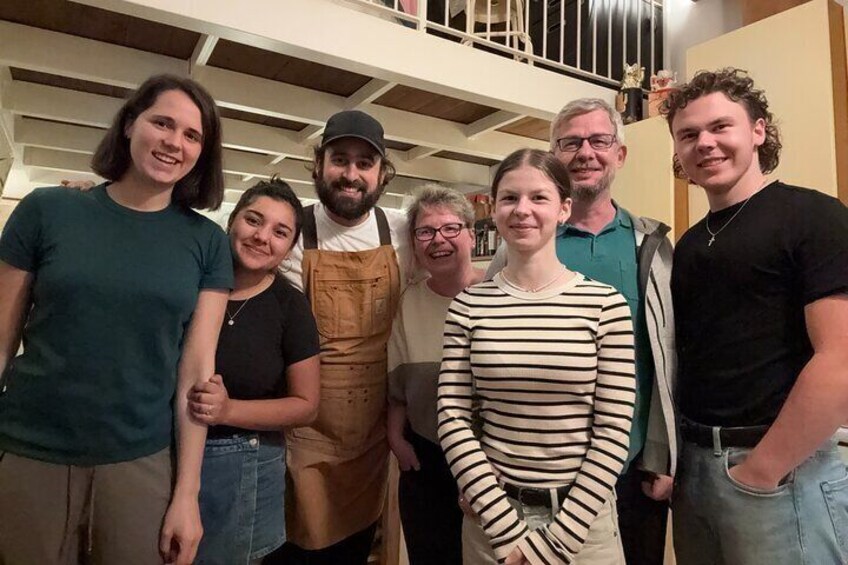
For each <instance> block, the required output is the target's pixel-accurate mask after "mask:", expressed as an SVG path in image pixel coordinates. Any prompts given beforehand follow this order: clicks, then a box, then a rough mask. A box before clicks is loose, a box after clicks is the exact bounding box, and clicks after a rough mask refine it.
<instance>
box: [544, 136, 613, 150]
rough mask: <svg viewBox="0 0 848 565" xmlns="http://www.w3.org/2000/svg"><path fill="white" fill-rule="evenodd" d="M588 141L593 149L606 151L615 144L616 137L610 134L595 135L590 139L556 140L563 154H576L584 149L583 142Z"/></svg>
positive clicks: (574, 137)
mask: <svg viewBox="0 0 848 565" xmlns="http://www.w3.org/2000/svg"><path fill="white" fill-rule="evenodd" d="M584 141H588V142H589V147H591V148H592V149H598V150H601V151H603V150H606V149H609V148H610V147H612V144H613V143H615V141H616V140H615V136H614V135H612V134H610V133H595V134H592V135H590V136H589V137H578V136H573V137H561V138H559V139H557V140H556V145H557V147H558V148H559V150H560V151H562V152H563V153H576V152H578V151H580V148H581V147H583V142H584Z"/></svg>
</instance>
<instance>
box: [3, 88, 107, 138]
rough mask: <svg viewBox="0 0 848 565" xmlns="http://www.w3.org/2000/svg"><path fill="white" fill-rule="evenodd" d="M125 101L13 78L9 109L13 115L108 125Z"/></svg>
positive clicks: (99, 125)
mask: <svg viewBox="0 0 848 565" xmlns="http://www.w3.org/2000/svg"><path fill="white" fill-rule="evenodd" d="M122 104H123V101H122V100H119V99H117V98H112V97H110V96H101V95H100V94H89V93H87V92H77V91H75V90H66V89H64V88H58V87H55V86H45V85H42V84H35V83H31V82H21V81H13V82H12V86H11V88H10V96H9V106H8V109H9V110H10V111H11V112H12V113H14V114H20V115H26V116H32V117H36V118H43V119H46V120H57V121H61V122H75V123H78V124H83V125H88V126H94V127H102V128H106V127H109V124H110V123H111V121H112V117H113V116H114V115H115V114H117V113H118V110H120V108H121V106H122Z"/></svg>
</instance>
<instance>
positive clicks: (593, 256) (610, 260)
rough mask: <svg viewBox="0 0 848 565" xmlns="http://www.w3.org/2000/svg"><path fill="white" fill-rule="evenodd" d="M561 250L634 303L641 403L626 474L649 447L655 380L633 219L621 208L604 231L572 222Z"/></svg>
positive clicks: (560, 238) (562, 234) (569, 261)
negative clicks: (648, 438) (648, 435)
mask: <svg viewBox="0 0 848 565" xmlns="http://www.w3.org/2000/svg"><path fill="white" fill-rule="evenodd" d="M556 250H557V257H558V258H559V260H560V261H561V262H562V263H564V264H565V265H566V266H568V268H569V269H571V270H573V271H578V272H580V273H583V274H584V275H586V276H587V277H589V278H591V279H594V280H596V281H600V282H602V283H606V284H608V285H610V286H612V287H614V288H615V289H616V290H617V291H618V292H620V293H621V294H622V296H624V298H625V299H626V300H627V304H628V305H629V306H630V315H631V317H632V318H633V331H634V341H635V344H636V406H635V409H634V412H633V425H632V427H631V429H630V449H629V450H628V453H627V463H626V465H625V468H624V470H623V471H622V472H624V471H626V470H627V467H628V466H629V465H630V462H631V461H633V459H635V458H636V456H638V455H639V453H641V451H642V448H643V447H644V446H645V437H646V435H647V432H648V415H649V413H650V410H649V408H650V404H651V391H652V390H653V379H654V359H653V355H652V354H651V343H650V339H649V337H648V325H647V322H646V321H645V310H644V306H645V305H644V300H640V299H639V276H638V272H639V271H638V266H637V260H636V238H635V234H634V231H633V220H632V219H631V218H630V216H629V215H628V214H627V212H624V211H623V210H621V209H620V208H616V214H615V217H614V218H613V219H612V221H611V222H610V223H609V224H607V225H606V226H605V227H604V228H603V229H602V230H601V231H600V232H599V233H598V234H592V233H590V232H586V231H583V230H581V229H578V228H576V227H574V226H572V225H570V224H566V225H565V226H563V227H562V228H561V229H560V231H559V233H558V234H557V239H556Z"/></svg>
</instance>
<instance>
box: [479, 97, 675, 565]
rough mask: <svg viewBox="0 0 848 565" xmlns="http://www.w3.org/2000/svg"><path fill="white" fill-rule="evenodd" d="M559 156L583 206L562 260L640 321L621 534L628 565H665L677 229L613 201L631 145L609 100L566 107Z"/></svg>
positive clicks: (576, 210)
mask: <svg viewBox="0 0 848 565" xmlns="http://www.w3.org/2000/svg"><path fill="white" fill-rule="evenodd" d="M551 151H552V152H553V153H554V155H556V156H557V157H558V158H559V159H560V161H562V163H563V164H564V165H566V167H568V171H569V176H570V179H571V184H572V198H573V200H574V202H573V204H572V208H571V217H570V218H569V219H568V223H567V224H565V225H564V226H562V227H561V229H560V232H559V234H558V237H557V255H558V257H559V259H560V261H562V262H563V263H564V264H566V265H567V266H568V268H569V269H572V270H574V271H579V272H581V273H583V274H584V275H586V276H588V277H590V278H592V279H595V280H598V281H601V282H604V283H606V284H609V285H611V286H613V287H615V289H616V290H618V291H619V292H620V293H621V294H622V295H624V297H625V298H626V299H627V302H628V304H629V305H630V310H631V315H632V316H633V327H634V330H635V338H636V382H637V384H636V406H635V411H634V415H633V426H632V429H631V432H630V449H629V452H628V458H627V461H626V462H625V467H624V471H623V472H622V475H621V477H620V478H619V481H618V484H617V485H616V494H617V497H618V500H617V503H618V515H619V527H620V530H621V539H622V543H623V545H624V553H625V557H626V559H627V562H628V563H633V564H635V565H655V564H656V565H662V563H663V555H664V550H665V535H666V523H667V519H668V498H669V497H670V495H671V489H672V483H673V479H672V476H673V475H674V472H675V468H676V461H677V438H676V431H675V425H674V414H673V406H672V390H673V385H674V378H675V369H676V360H675V359H676V357H675V352H674V316H673V313H672V308H671V291H670V276H671V255H672V248H671V242H670V241H669V240H668V237H667V235H666V234H667V233H668V232H669V227H668V226H666V225H664V224H662V223H660V222H658V221H656V220H652V219H650V218H642V217H638V216H634V215H632V214H630V213H629V212H628V211H627V210H625V209H624V208H621V207H619V206H618V205H616V203H615V201H613V199H612V194H611V187H612V184H613V181H614V180H615V174H616V172H617V171H618V169H620V168H621V167H622V166H623V165H624V162H625V159H626V157H627V147H626V146H625V145H624V126H623V124H622V122H621V117H620V116H619V115H618V113H617V112H616V111H615V110H614V109H613V108H612V107H611V106H610V105H609V104H607V103H606V102H604V101H603V100H599V99H592V98H582V99H579V100H575V101H573V102H571V103H569V104H568V105H566V106H565V107H564V108H563V109H562V110H561V111H560V113H559V114H558V115H557V117H556V118H555V119H554V121H553V122H552V123H551ZM504 257H505V254H504V253H503V251H502V250H500V251H499V253H498V254H497V255H496V256H495V258H494V260H493V261H492V265H491V266H490V268H489V272H488V275H489V276H492V275H494V273H495V272H497V271H498V270H500V268H502V267H503V263H504V261H503V259H504Z"/></svg>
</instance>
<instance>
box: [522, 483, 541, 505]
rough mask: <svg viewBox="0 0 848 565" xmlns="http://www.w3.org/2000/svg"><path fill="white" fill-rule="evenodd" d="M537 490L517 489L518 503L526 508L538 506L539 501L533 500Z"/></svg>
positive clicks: (528, 488)
mask: <svg viewBox="0 0 848 565" xmlns="http://www.w3.org/2000/svg"><path fill="white" fill-rule="evenodd" d="M536 494H538V493H537V490H536V489H534V488H530V487H518V502H520V503H521V504H526V505H527V506H538V505H539V501H538V500H536V499H535V495H536Z"/></svg>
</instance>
